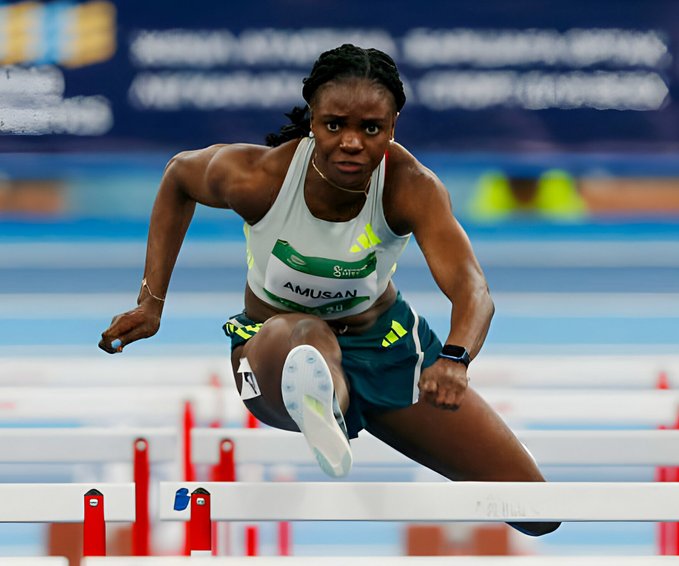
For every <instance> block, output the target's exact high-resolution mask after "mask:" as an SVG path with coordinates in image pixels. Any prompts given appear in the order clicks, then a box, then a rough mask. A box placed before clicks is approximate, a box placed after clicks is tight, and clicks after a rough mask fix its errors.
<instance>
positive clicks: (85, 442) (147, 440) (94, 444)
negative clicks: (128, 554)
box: [0, 427, 179, 555]
mask: <svg viewBox="0 0 679 566" xmlns="http://www.w3.org/2000/svg"><path fill="white" fill-rule="evenodd" d="M178 448H179V440H178V434H177V431H176V429H174V428H169V427H167V428H119V429H108V428H70V429H69V428H27V429H18V428H0V464H6V463H29V462H30V463H41V464H46V463H50V464H53V463H66V464H69V463H70V464H73V463H97V464H104V463H112V462H116V463H121V462H129V463H132V464H133V470H132V475H133V480H134V484H135V505H136V520H135V522H134V524H133V525H132V552H133V554H135V555H145V554H148V552H149V548H150V541H151V517H150V511H149V508H150V497H149V487H150V480H151V464H155V463H160V462H174V461H176V460H177V458H178V456H179V451H178Z"/></svg>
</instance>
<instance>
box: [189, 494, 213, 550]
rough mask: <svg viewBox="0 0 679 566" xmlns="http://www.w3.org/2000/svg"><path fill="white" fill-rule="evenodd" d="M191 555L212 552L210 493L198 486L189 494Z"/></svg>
mask: <svg viewBox="0 0 679 566" xmlns="http://www.w3.org/2000/svg"><path fill="white" fill-rule="evenodd" d="M189 531H190V536H189V540H190V541H191V556H196V555H208V556H209V555H211V554H212V519H211V518H210V493H209V492H208V491H206V490H205V489H203V488H202V487H199V488H198V489H196V490H195V491H194V492H193V493H192V494H191V520H190V521H189Z"/></svg>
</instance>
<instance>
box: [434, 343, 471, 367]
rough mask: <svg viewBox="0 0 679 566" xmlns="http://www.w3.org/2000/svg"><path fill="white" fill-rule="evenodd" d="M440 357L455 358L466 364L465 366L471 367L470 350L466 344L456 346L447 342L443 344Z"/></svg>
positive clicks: (454, 359) (456, 360)
mask: <svg viewBox="0 0 679 566" xmlns="http://www.w3.org/2000/svg"><path fill="white" fill-rule="evenodd" d="M439 358H446V359H448V360H453V361H454V362H458V363H460V364H464V367H469V362H470V361H471V360H470V359H469V352H467V348H465V347H464V346H455V345H453V344H446V345H445V346H443V349H442V350H441V353H440V354H439Z"/></svg>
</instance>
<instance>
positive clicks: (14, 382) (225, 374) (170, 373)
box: [0, 356, 236, 390]
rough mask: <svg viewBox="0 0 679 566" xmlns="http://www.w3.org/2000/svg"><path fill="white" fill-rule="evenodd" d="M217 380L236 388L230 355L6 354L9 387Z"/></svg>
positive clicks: (3, 374)
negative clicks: (13, 355)
mask: <svg viewBox="0 0 679 566" xmlns="http://www.w3.org/2000/svg"><path fill="white" fill-rule="evenodd" d="M215 381H216V382H218V385H219V386H220V387H228V388H230V389H234V390H235V388H236V387H235V383H234V381H233V372H232V371H231V361H230V360H229V358H228V356H221V357H202V356H196V357H187V356H163V357H156V356H139V357H134V356H113V357H106V358H103V357H95V356H89V357H68V358H64V357H55V356H48V357H31V358H26V357H4V358H0V386H3V387H31V386H32V387H36V386H40V387H88V388H91V387H130V386H134V387H142V386H144V387H146V386H153V387H168V386H193V387H195V386H197V385H216V384H215Z"/></svg>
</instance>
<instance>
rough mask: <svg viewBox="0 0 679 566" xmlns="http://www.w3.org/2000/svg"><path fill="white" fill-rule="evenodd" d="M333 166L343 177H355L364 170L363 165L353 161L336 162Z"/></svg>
mask: <svg viewBox="0 0 679 566" xmlns="http://www.w3.org/2000/svg"><path fill="white" fill-rule="evenodd" d="M334 165H335V167H336V168H337V170H338V171H339V172H340V173H343V174H345V175H356V174H357V173H362V172H363V171H364V169H365V165H363V164H362V163H356V162H354V161H337V162H335V164H334Z"/></svg>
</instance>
